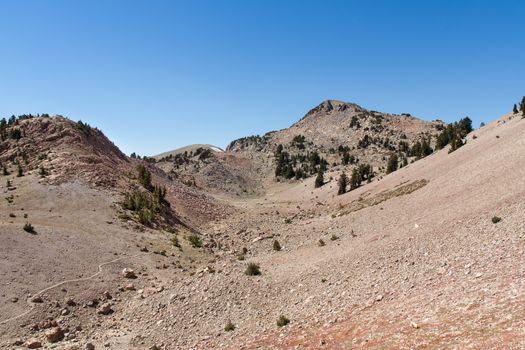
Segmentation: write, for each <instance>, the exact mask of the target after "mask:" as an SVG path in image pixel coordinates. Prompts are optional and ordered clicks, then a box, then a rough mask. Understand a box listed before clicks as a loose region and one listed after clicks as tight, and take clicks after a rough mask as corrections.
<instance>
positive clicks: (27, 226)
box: [23, 222, 35, 233]
mask: <svg viewBox="0 0 525 350" xmlns="http://www.w3.org/2000/svg"><path fill="white" fill-rule="evenodd" d="M23 228H24V231H26V232H29V233H35V228H34V227H33V225H31V224H30V223H29V222H27V223H25V224H24V227H23Z"/></svg>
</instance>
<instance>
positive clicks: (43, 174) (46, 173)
mask: <svg viewBox="0 0 525 350" xmlns="http://www.w3.org/2000/svg"><path fill="white" fill-rule="evenodd" d="M38 174H39V175H40V177H46V176H47V175H49V174H48V172H47V170H46V168H44V166H40V170H39V171H38Z"/></svg>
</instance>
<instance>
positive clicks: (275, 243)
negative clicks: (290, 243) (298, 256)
mask: <svg viewBox="0 0 525 350" xmlns="http://www.w3.org/2000/svg"><path fill="white" fill-rule="evenodd" d="M273 250H275V251H276V252H278V251H280V250H281V245H280V244H279V241H278V240H274V241H273Z"/></svg>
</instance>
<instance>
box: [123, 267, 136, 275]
mask: <svg viewBox="0 0 525 350" xmlns="http://www.w3.org/2000/svg"><path fill="white" fill-rule="evenodd" d="M122 276H124V277H125V278H137V275H136V274H135V271H133V270H132V269H130V268H128V267H126V268H125V269H124V270H122Z"/></svg>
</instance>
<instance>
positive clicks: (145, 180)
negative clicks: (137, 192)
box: [137, 164, 153, 190]
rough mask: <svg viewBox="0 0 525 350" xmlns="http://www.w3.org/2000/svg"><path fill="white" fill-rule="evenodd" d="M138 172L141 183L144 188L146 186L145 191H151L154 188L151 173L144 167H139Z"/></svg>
mask: <svg viewBox="0 0 525 350" xmlns="http://www.w3.org/2000/svg"><path fill="white" fill-rule="evenodd" d="M137 170H138V172H139V182H140V184H141V185H142V186H144V188H145V189H147V190H151V189H152V188H153V186H152V185H151V173H150V172H149V171H148V169H146V167H144V165H142V164H141V165H139V166H138V169H137Z"/></svg>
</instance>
